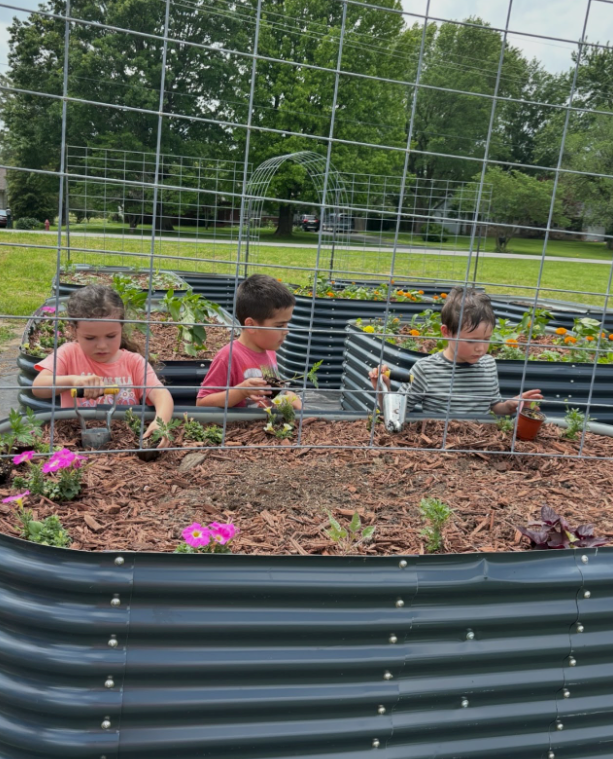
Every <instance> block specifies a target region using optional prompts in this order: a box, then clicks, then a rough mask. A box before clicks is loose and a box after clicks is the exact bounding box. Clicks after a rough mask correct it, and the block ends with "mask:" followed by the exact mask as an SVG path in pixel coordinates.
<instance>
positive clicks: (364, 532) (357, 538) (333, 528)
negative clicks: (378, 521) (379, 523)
mask: <svg viewBox="0 0 613 759" xmlns="http://www.w3.org/2000/svg"><path fill="white" fill-rule="evenodd" d="M327 514H328V519H329V520H330V529H329V530H324V532H325V533H326V535H327V536H328V537H329V538H330V539H331V540H333V541H334V542H335V543H337V544H338V547H339V549H340V550H341V552H342V553H349V551H351V550H354V549H356V548H357V547H358V546H359V545H361V544H362V543H365V542H366V541H368V540H371V539H372V536H373V534H374V532H375V527H374V526H373V527H364V528H362V521H361V519H360V515H359V514H358V512H357V511H356V512H355V513H354V515H353V517H352V518H351V522H350V523H349V524H348V525H347V527H342V526H341V524H340V523H339V522H338V521H337V520H336V519H335V518H334V517H333V516H332V514H331V512H329V511H328V512H327Z"/></svg>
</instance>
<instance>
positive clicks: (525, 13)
mask: <svg viewBox="0 0 613 759" xmlns="http://www.w3.org/2000/svg"><path fill="white" fill-rule="evenodd" d="M152 2H157V0H152ZM375 2H376V0H375ZM426 2H427V0H402V4H403V7H404V9H405V10H406V11H407V12H409V13H416V14H422V15H423V14H424V13H425V11H426ZM587 3H588V0H513V7H512V12H511V19H510V23H509V29H510V30H511V31H514V32H524V33H530V34H540V35H546V36H550V37H558V38H562V39H566V40H578V39H579V37H580V36H581V31H582V29H583V24H584V21H585V13H586V10H587ZM15 5H19V7H23V8H26V9H34V8H36V7H37V6H38V2H35V1H34V0H21V1H20V0H15ZM508 7H509V0H430V15H431V16H434V17H435V18H436V17H438V18H444V19H450V20H451V19H465V18H467V17H468V16H471V15H475V16H480V17H481V18H482V19H484V20H485V21H487V22H489V23H490V24H491V25H492V26H495V27H500V28H504V26H505V24H506V18H507V13H508ZM14 15H18V16H20V17H21V18H25V14H16V12H15V11H12V10H7V9H6V8H2V7H0V71H3V72H4V71H6V68H7V67H6V62H7V53H8V46H7V26H8V24H9V23H10V21H11V18H12V17H13V16H14ZM407 21H409V22H410V21H411V18H410V17H407ZM587 37H588V39H589V40H590V41H591V42H601V43H607V42H609V41H610V42H613V5H611V4H609V3H605V2H601V1H600V0H592V6H591V10H590V17H589V19H588V25H587ZM509 42H510V44H512V45H515V46H517V47H520V48H521V49H522V50H523V51H524V52H525V54H526V55H527V56H529V57H530V58H532V57H537V58H539V59H540V60H541V61H542V63H543V64H544V66H545V67H546V68H547V69H548V70H549V71H552V72H557V71H565V70H566V69H568V68H569V67H570V66H571V65H572V61H571V52H572V51H573V50H576V45H572V44H568V43H565V42H558V41H552V40H542V39H537V38H535V37H527V36H523V35H521V34H510V35H509Z"/></svg>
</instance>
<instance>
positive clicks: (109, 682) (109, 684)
mask: <svg viewBox="0 0 613 759" xmlns="http://www.w3.org/2000/svg"><path fill="white" fill-rule="evenodd" d="M104 687H105V688H114V687H115V680H113V678H112V677H111V675H109V676H108V677H107V678H106V680H105V681H104Z"/></svg>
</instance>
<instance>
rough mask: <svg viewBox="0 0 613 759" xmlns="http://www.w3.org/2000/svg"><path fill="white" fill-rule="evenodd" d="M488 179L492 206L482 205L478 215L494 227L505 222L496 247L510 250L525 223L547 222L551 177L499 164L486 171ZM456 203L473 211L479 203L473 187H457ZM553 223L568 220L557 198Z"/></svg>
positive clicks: (486, 179) (561, 223) (475, 177)
mask: <svg viewBox="0 0 613 759" xmlns="http://www.w3.org/2000/svg"><path fill="white" fill-rule="evenodd" d="M480 178H481V175H480V174H476V175H475V176H474V177H473V179H474V180H475V182H478V181H479V180H480ZM485 183H486V184H487V185H490V186H491V189H492V198H491V205H490V206H489V209H488V208H485V207H482V208H481V209H480V212H479V215H478V218H479V219H480V220H481V221H487V222H488V223H489V224H490V225H491V226H494V227H495V226H496V225H504V226H500V227H499V233H498V237H497V241H496V250H497V251H499V252H503V251H507V250H508V244H509V241H510V240H511V238H512V237H513V236H514V235H516V234H517V233H518V232H520V230H521V228H522V227H526V226H542V225H545V224H547V220H548V218H549V212H550V207H551V193H552V191H553V182H552V181H549V180H545V181H540V180H539V179H537V178H536V177H533V176H531V175H529V174H525V173H524V172H522V171H504V170H503V169H501V168H500V166H492V167H490V168H488V170H487V171H486V174H485ZM488 202H489V200H488ZM453 205H454V206H456V207H459V206H460V205H461V207H462V209H463V211H468V212H470V213H473V214H474V213H475V210H476V206H477V197H476V193H475V192H474V188H470V189H467V188H465V187H463V188H462V189H461V190H460V191H458V193H456V195H455V197H454V199H453ZM552 223H553V224H556V225H558V226H566V225H567V224H569V219H568V218H567V217H566V216H565V215H564V213H563V210H562V202H561V200H559V199H557V198H556V201H555V204H554V211H553V218H552Z"/></svg>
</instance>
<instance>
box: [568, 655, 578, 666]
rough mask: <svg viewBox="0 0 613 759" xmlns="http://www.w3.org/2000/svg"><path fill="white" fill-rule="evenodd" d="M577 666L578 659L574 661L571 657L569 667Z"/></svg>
mask: <svg viewBox="0 0 613 759" xmlns="http://www.w3.org/2000/svg"><path fill="white" fill-rule="evenodd" d="M576 664H577V660H576V659H573V657H572V656H571V657H570V658H569V660H568V665H569V667H574V666H576Z"/></svg>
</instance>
